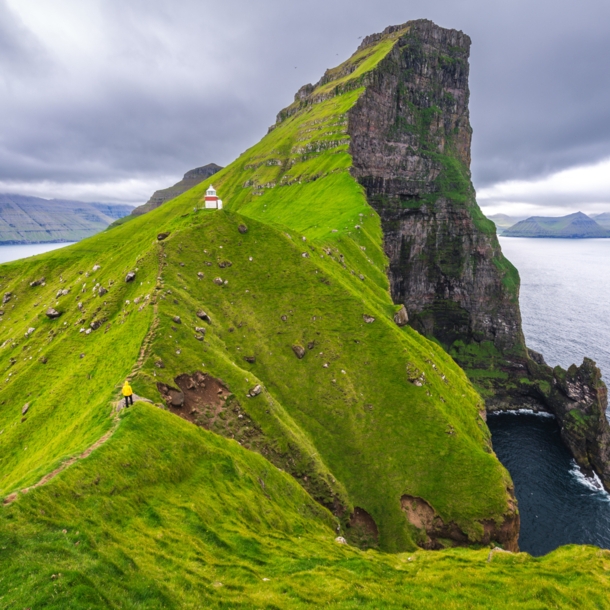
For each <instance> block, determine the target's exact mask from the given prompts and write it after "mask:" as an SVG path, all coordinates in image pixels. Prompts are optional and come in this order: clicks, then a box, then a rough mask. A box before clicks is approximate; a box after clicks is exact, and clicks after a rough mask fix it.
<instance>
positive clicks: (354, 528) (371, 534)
mask: <svg viewBox="0 0 610 610" xmlns="http://www.w3.org/2000/svg"><path fill="white" fill-rule="evenodd" d="M345 537H346V538H347V540H348V542H349V543H350V544H354V545H355V546H358V547H360V548H361V549H376V548H378V547H379V529H378V528H377V524H376V523H375V520H374V519H373V517H372V516H371V515H370V514H369V513H367V512H366V511H365V510H364V509H363V508H360V507H359V506H355V507H354V512H353V513H352V516H351V517H350V520H349V523H348V527H347V528H346V530H345Z"/></svg>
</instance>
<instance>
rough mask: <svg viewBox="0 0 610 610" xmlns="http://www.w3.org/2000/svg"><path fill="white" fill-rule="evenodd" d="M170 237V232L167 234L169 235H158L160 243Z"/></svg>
mask: <svg viewBox="0 0 610 610" xmlns="http://www.w3.org/2000/svg"><path fill="white" fill-rule="evenodd" d="M169 235H170V234H169V232H167V233H159V234H158V235H157V240H158V241H163V240H164V239H167V238H168V237H169Z"/></svg>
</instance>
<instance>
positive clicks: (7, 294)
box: [2, 292, 13, 305]
mask: <svg viewBox="0 0 610 610" xmlns="http://www.w3.org/2000/svg"><path fill="white" fill-rule="evenodd" d="M12 296H13V293H12V292H5V293H4V297H3V299H2V305H6V304H7V303H8V302H9V301H10V300H11V297H12Z"/></svg>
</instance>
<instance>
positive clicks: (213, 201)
mask: <svg viewBox="0 0 610 610" xmlns="http://www.w3.org/2000/svg"><path fill="white" fill-rule="evenodd" d="M205 208H206V210H208V209H209V210H222V199H218V196H217V195H216V190H215V189H214V187H213V186H212V185H211V184H210V187H209V188H208V190H207V191H206V192H205Z"/></svg>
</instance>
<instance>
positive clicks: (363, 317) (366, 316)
mask: <svg viewBox="0 0 610 610" xmlns="http://www.w3.org/2000/svg"><path fill="white" fill-rule="evenodd" d="M362 319H363V320H364V321H365V322H366V323H367V324H372V323H373V322H374V321H375V318H373V316H369V315H367V314H364V315H363V316H362Z"/></svg>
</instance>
